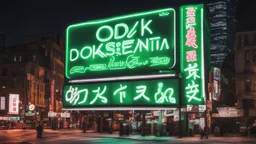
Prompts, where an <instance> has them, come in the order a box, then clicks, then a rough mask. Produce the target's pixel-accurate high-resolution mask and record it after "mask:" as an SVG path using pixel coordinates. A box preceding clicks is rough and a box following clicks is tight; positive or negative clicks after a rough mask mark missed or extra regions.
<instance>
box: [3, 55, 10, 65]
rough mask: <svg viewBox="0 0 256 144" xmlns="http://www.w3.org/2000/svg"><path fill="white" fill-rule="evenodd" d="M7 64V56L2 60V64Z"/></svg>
mask: <svg viewBox="0 0 256 144" xmlns="http://www.w3.org/2000/svg"><path fill="white" fill-rule="evenodd" d="M8 63H9V60H8V57H7V56H4V58H3V64H8Z"/></svg>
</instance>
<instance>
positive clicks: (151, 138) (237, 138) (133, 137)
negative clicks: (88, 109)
mask: <svg viewBox="0 0 256 144" xmlns="http://www.w3.org/2000/svg"><path fill="white" fill-rule="evenodd" d="M46 131H47V132H61V133H70V132H72V133H73V134H77V135H79V136H82V135H83V136H84V137H94V138H118V139H130V140H137V141H166V142H167V141H169V142H198V141H202V142H207V141H215V142H231V143H232V142H255V141H256V137H242V136H239V135H225V136H224V137H215V136H213V135H210V136H209V138H208V139H205V138H204V139H203V140H200V136H199V135H195V136H194V137H182V138H178V137H171V136H168V137H167V136H161V137H156V136H141V135H139V134H131V135H129V136H119V134H118V132H114V133H113V134H108V133H94V132H90V131H87V132H86V133H82V130H70V129H61V130H46Z"/></svg>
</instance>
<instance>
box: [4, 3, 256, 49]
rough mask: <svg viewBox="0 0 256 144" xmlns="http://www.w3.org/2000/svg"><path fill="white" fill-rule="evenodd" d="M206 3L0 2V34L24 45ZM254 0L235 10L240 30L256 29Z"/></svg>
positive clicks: (11, 42)
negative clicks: (97, 23)
mask: <svg viewBox="0 0 256 144" xmlns="http://www.w3.org/2000/svg"><path fill="white" fill-rule="evenodd" d="M200 1H206V0H127V1H125V0H58V1H57V0H1V1H0V31H3V32H4V33H5V34H6V37H7V45H10V44H20V43H23V39H24V37H25V36H27V35H33V34H39V33H45V32H56V33H57V34H61V35H63V33H64V31H65V28H66V27H67V25H69V24H73V23H77V22H83V21H88V20H92V19H99V18H106V17H112V16H117V15H121V14H129V13H133V12H139V11H144V10H151V9H159V8H166V7H172V6H173V5H178V4H182V3H197V2H200ZM255 6H256V1H255V0H241V2H240V3H239V8H238V11H237V13H238V15H237V18H238V22H239V23H238V24H239V29H243V28H247V29H248V28H249V29H253V28H256V23H255V20H250V17H251V18H252V19H255V18H256V15H255V14H256V9H255V8H254V7H255Z"/></svg>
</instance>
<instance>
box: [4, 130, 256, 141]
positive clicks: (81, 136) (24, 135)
mask: <svg viewBox="0 0 256 144" xmlns="http://www.w3.org/2000/svg"><path fill="white" fill-rule="evenodd" d="M255 141H256V138H247V137H235V136H230V137H218V138H217V137H213V136H212V137H209V139H204V140H200V139H199V137H185V138H181V139H178V138H174V137H155V136H146V137H141V136H139V135H130V136H129V137H128V136H124V137H119V136H118V135H117V134H112V135H110V134H99V133H82V132H81V131H80V130H60V131H58V130H56V131H53V130H44V133H43V138H42V139H37V138H36V131H35V130H26V131H23V130H1V131H0V143H1V144H12V143H23V144H41V143H42V144H43V143H47V144H50V143H54V144H55V143H62V144H64V143H65V144H68V143H72V144H84V143H86V144H95V143H96V144H103V143H104V144H108V143H111V144H119V143H122V144H131V143H133V144H141V143H150V144H154V143H161V144H167V143H173V144H179V143H180V144H182V143H207V144H211V143H212V144H217V143H218V144H225V143H241V144H243V143H248V144H253V143H255Z"/></svg>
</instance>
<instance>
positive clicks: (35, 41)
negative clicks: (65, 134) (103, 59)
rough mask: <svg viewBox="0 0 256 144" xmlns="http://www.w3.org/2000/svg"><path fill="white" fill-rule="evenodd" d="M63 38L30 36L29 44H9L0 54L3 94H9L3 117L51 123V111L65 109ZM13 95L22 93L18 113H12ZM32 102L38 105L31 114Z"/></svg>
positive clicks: (2, 111) (0, 77)
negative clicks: (30, 106) (62, 98)
mask: <svg viewBox="0 0 256 144" xmlns="http://www.w3.org/2000/svg"><path fill="white" fill-rule="evenodd" d="M63 55H64V52H63V45H62V41H61V39H60V38H59V37H57V36H56V35H55V34H51V33H49V34H41V35H34V36H28V37H26V38H25V44H22V45H15V46H9V47H7V48H6V50H5V51H4V52H2V53H1V54H0V79H1V87H0V95H1V97H5V98H4V99H5V102H4V103H5V104H4V105H5V108H4V110H1V112H0V115H1V116H2V117H10V116H15V117H16V120H21V122H24V123H27V124H32V126H33V124H34V122H35V121H45V124H46V125H47V123H49V120H48V111H56V112H61V111H62V103H61V93H62V87H63V83H64V76H63V71H64V64H63V61H64V58H63ZM10 94H18V98H19V104H18V109H19V110H18V113H17V114H15V115H11V114H10V105H9V104H11V102H10V101H11V99H9V98H10ZM29 105H34V106H35V108H34V110H33V113H32V114H31V113H29V114H28V111H29V110H28V109H29V108H28V107H29ZM48 125H49V124H48Z"/></svg>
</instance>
